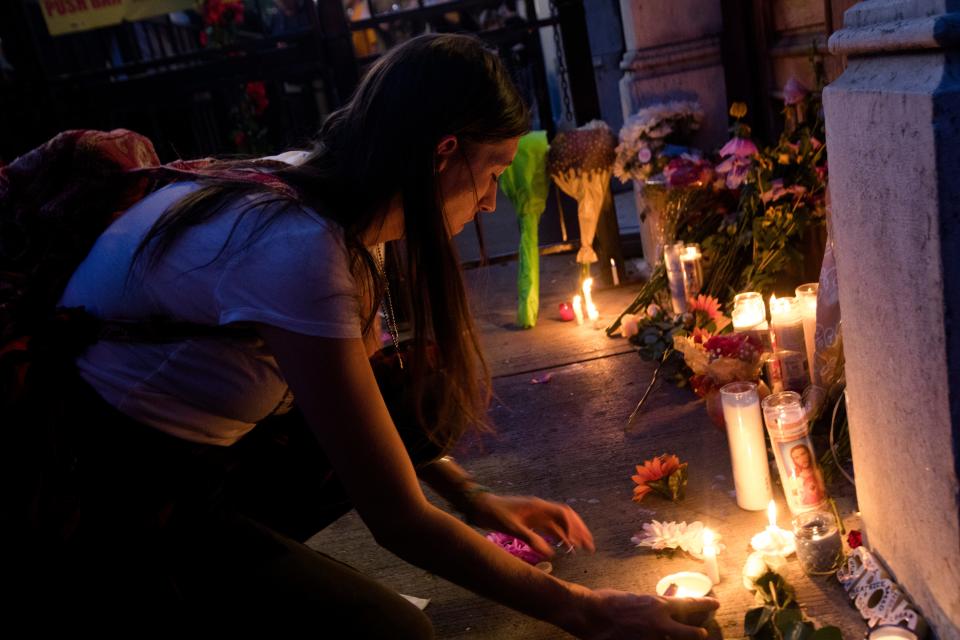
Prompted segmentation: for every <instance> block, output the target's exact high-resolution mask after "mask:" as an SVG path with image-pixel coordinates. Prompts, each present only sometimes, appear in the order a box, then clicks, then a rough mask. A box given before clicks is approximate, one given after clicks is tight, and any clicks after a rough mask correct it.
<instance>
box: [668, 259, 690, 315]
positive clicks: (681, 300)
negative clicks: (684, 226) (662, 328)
mask: <svg viewBox="0 0 960 640" xmlns="http://www.w3.org/2000/svg"><path fill="white" fill-rule="evenodd" d="M682 253H683V243H682V242H677V243H674V244H668V245H667V246H665V247H664V248H663V266H664V269H666V271H667V284H668V287H669V289H670V303H671V305H672V306H673V312H674V313H685V312H686V310H687V295H686V289H685V288H684V286H683V267H682V265H681V263H680V255H681V254H682Z"/></svg>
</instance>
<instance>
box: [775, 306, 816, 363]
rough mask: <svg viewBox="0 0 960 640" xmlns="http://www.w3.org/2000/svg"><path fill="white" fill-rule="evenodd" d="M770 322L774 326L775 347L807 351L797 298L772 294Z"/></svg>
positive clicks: (785, 349) (781, 349) (784, 349)
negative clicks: (779, 296)
mask: <svg viewBox="0 0 960 640" xmlns="http://www.w3.org/2000/svg"><path fill="white" fill-rule="evenodd" d="M770 324H771V325H772V326H773V342H774V347H776V349H777V350H778V351H797V352H800V353H806V348H807V345H806V342H805V341H804V338H803V318H802V317H801V315H800V304H799V302H798V301H797V299H796V298H778V297H777V296H775V295H773V296H770Z"/></svg>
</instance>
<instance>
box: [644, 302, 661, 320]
mask: <svg viewBox="0 0 960 640" xmlns="http://www.w3.org/2000/svg"><path fill="white" fill-rule="evenodd" d="M658 313H660V306H659V305H657V304H654V303H652V302H651V303H650V304H649V305H647V317H648V318H656V317H657V314H658Z"/></svg>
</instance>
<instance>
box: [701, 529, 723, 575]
mask: <svg viewBox="0 0 960 640" xmlns="http://www.w3.org/2000/svg"><path fill="white" fill-rule="evenodd" d="M714 538H715V536H714V535H713V531H711V530H710V529H704V530H703V560H704V562H705V563H706V571H707V577H708V578H710V581H711V582H713V584H719V583H720V566H719V565H718V564H717V547H716V545H715V542H716V541H715V539H714Z"/></svg>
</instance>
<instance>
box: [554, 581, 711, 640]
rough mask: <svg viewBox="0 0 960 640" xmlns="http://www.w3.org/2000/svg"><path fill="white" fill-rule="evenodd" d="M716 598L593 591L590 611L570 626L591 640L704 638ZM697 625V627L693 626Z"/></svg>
mask: <svg viewBox="0 0 960 640" xmlns="http://www.w3.org/2000/svg"><path fill="white" fill-rule="evenodd" d="M719 605H720V603H719V602H717V600H715V599H713V598H662V597H659V596H652V595H637V594H633V593H627V592H624V591H615V590H612V589H598V590H596V591H592V592H590V594H589V596H588V600H587V606H586V609H587V610H588V612H587V614H586V615H585V616H584V617H582V618H581V619H580V620H579V621H578V622H577V623H575V624H574V625H571V626H570V627H568V628H567V630H568V631H570V632H571V633H573V634H574V635H576V636H577V637H579V638H585V639H587V640H617V639H619V638H625V639H626V638H629V639H630V640H637V639H640V640H663V639H666V638H669V639H670V640H704V639H705V638H706V637H707V630H706V629H704V628H702V627H700V626H696V625H699V624H703V622H704V621H705V620H706V619H707V618H708V616H709V614H710V612H711V611H713V610H715V609H716V608H717V607H718V606H719ZM691 625H694V626H691Z"/></svg>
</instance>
